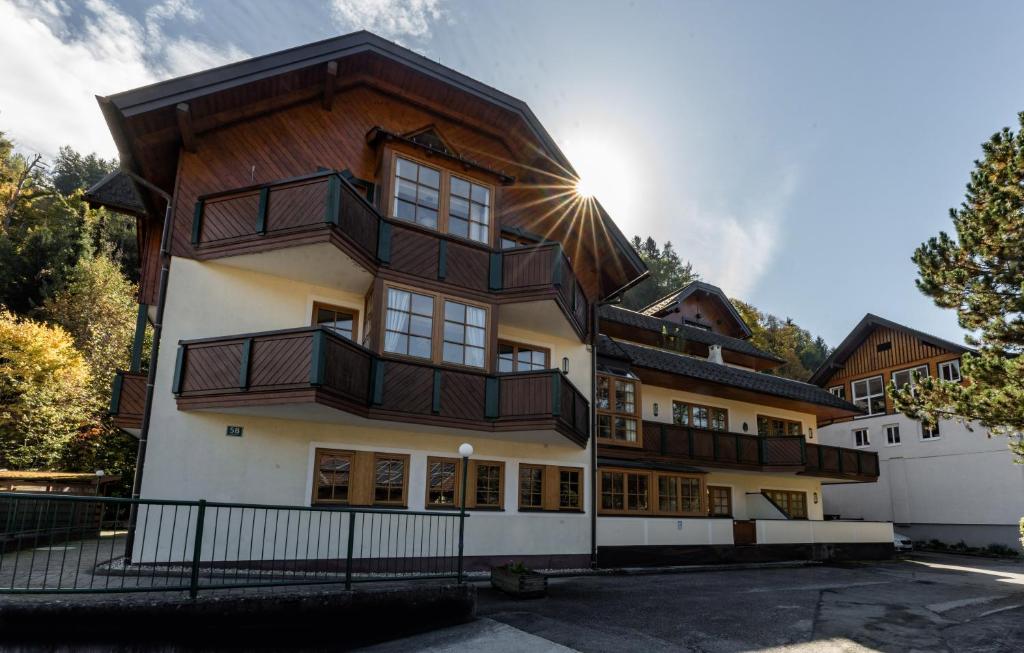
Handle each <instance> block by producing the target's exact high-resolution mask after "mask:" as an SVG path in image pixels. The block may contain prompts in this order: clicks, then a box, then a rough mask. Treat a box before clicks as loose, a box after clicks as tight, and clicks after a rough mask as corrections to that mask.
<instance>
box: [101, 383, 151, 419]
mask: <svg viewBox="0 0 1024 653" xmlns="http://www.w3.org/2000/svg"><path fill="white" fill-rule="evenodd" d="M147 376H148V375H147V374H146V373H145V372H118V373H117V374H115V375H114V385H113V387H112V388H111V391H110V410H109V412H110V414H111V415H112V416H113V418H114V424H116V425H117V426H119V427H120V428H123V429H140V428H142V413H143V410H144V409H145V407H146V379H147Z"/></svg>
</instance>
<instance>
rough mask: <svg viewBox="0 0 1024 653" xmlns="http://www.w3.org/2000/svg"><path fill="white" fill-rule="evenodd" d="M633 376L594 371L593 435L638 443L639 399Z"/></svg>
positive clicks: (619, 442) (622, 441) (616, 440)
mask: <svg viewBox="0 0 1024 653" xmlns="http://www.w3.org/2000/svg"><path fill="white" fill-rule="evenodd" d="M637 386H638V383H637V382H636V380H635V379H631V378H625V377H619V376H611V375H608V374H598V376H597V397H596V401H595V403H596V407H597V437H599V438H601V439H604V440H611V441H613V442H615V443H616V444H631V445H638V444H640V440H639V427H638V425H639V416H640V401H639V397H638V396H637V395H638V387H637Z"/></svg>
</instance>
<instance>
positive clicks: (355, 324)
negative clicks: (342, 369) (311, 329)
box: [310, 300, 360, 343]
mask: <svg viewBox="0 0 1024 653" xmlns="http://www.w3.org/2000/svg"><path fill="white" fill-rule="evenodd" d="M321 310H325V311H334V313H335V314H337V313H349V314H351V315H352V337H351V338H347V339H348V340H349V341H351V342H355V343H358V342H359V336H360V333H359V310H358V309H355V308H349V307H347V306H342V305H340V304H331V303H328V302H322V301H319V300H313V311H312V315H311V316H310V326H315V327H318V326H320V323H319V322H317V321H316V318H317V313H318V312H319V311H321ZM324 328H326V329H327V330H328V331H330V332H331V333H333V334H334V335H336V336H340V337H342V338H345V336H343V335H341V334H340V333H337V332H336V331H335V330H334V329H332V328H331V327H324Z"/></svg>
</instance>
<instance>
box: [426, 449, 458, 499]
mask: <svg viewBox="0 0 1024 653" xmlns="http://www.w3.org/2000/svg"><path fill="white" fill-rule="evenodd" d="M458 490H459V461H458V459H456V458H427V507H428V508H454V507H456V506H457V505H458V503H459V499H460V496H459V493H458Z"/></svg>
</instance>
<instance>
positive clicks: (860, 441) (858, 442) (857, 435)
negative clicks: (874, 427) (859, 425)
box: [853, 429, 871, 447]
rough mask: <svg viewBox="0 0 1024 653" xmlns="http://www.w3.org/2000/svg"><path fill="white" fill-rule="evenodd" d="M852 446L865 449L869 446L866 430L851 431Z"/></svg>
mask: <svg viewBox="0 0 1024 653" xmlns="http://www.w3.org/2000/svg"><path fill="white" fill-rule="evenodd" d="M853 444H854V446H857V447H866V446H868V445H870V444H871V442H870V441H869V440H868V430H867V429H855V430H854V431H853Z"/></svg>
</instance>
